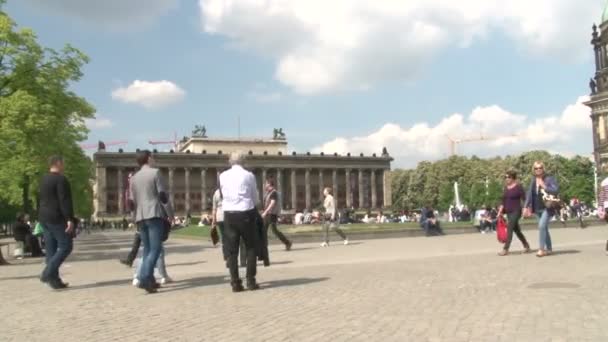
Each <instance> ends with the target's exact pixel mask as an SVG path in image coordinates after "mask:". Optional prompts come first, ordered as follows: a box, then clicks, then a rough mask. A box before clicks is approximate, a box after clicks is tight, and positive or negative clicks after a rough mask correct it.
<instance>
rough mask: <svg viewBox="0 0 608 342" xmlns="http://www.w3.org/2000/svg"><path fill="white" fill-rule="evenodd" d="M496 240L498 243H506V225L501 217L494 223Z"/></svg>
mask: <svg viewBox="0 0 608 342" xmlns="http://www.w3.org/2000/svg"><path fill="white" fill-rule="evenodd" d="M496 238H497V239H498V242H500V243H505V242H507V223H506V222H505V219H504V217H502V216H500V217H498V220H497V221H496Z"/></svg>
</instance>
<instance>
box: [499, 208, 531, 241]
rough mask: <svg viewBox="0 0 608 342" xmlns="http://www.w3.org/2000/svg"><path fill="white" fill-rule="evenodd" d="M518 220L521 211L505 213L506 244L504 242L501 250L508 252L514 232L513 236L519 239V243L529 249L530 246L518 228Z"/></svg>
mask: <svg viewBox="0 0 608 342" xmlns="http://www.w3.org/2000/svg"><path fill="white" fill-rule="evenodd" d="M520 218H521V210H519V211H516V212H512V213H507V242H505V245H504V247H503V249H504V250H505V251H508V250H509V248H510V247H511V241H513V233H514V232H515V235H517V238H518V239H519V241H521V243H522V244H523V245H524V248H530V245H529V244H528V241H527V240H526V237H525V236H524V234H523V233H522V232H521V227H520V226H519V219H520Z"/></svg>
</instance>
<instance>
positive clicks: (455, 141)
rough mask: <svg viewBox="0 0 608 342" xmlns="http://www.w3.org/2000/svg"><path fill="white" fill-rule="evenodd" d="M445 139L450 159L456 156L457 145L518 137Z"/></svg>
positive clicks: (513, 135)
mask: <svg viewBox="0 0 608 342" xmlns="http://www.w3.org/2000/svg"><path fill="white" fill-rule="evenodd" d="M446 137H447V139H448V144H449V148H450V157H452V156H455V155H456V148H457V147H458V145H459V144H462V143H468V142H475V141H492V140H500V139H505V138H515V137H518V135H517V134H511V135H503V136H495V137H486V136H483V135H481V136H479V137H470V138H460V139H453V138H451V137H450V136H449V135H446Z"/></svg>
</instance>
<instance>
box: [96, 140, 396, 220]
mask: <svg viewBox="0 0 608 342" xmlns="http://www.w3.org/2000/svg"><path fill="white" fill-rule="evenodd" d="M99 145H100V146H99V149H98V151H97V152H96V153H95V154H94V156H93V159H94V164H95V167H96V179H95V184H94V187H93V188H94V206H95V216H96V217H98V218H109V217H121V216H124V215H125V214H126V190H127V189H126V185H127V179H128V176H129V173H132V172H135V171H136V170H137V164H136V162H135V152H123V151H122V150H119V151H118V152H109V151H106V149H105V146H104V144H103V143H101V142H100V144H99ZM233 151H240V152H242V153H243V154H244V155H245V156H246V157H245V162H244V164H245V165H244V166H245V167H246V168H247V169H249V170H250V171H252V172H253V173H254V174H255V175H256V177H257V181H258V189H259V192H260V197H261V196H263V195H262V192H263V191H262V181H263V180H264V179H266V178H267V177H273V178H274V179H275V180H276V183H277V188H278V191H279V192H280V193H281V202H282V203H281V204H282V208H283V210H284V212H285V213H295V212H300V211H303V210H305V209H308V210H312V209H315V208H317V207H318V206H319V205H320V204H321V203H322V196H323V195H322V193H323V188H324V187H331V188H333V191H334V194H335V197H336V199H337V201H338V207H339V208H355V209H380V208H384V207H389V206H390V205H391V187H390V170H391V162H392V160H393V158H391V157H390V156H389V154H388V152H387V151H386V149H383V150H382V152H381V153H378V154H373V155H370V156H364V155H363V154H360V155H357V156H355V155H351V154H350V153H348V154H346V155H339V154H337V153H331V154H326V153H320V154H311V153H304V154H299V153H296V152H291V153H289V152H288V151H287V140H286V139H285V138H284V136H278V137H277V135H276V134H275V137H274V138H273V139H215V138H207V137H206V136H204V133H203V135H202V136H201V135H200V134H199V135H198V136H197V135H194V136H193V137H189V138H184V139H183V140H182V141H181V142H180V143H178V144H177V145H176V146H175V150H171V151H170V152H157V151H154V160H155V163H156V167H158V168H159V169H161V171H162V173H163V175H164V177H165V179H166V180H167V182H168V185H169V190H170V193H171V199H172V203H173V204H174V206H175V209H176V213H177V214H178V215H186V214H187V213H191V214H192V215H193V216H197V215H200V214H202V213H207V212H209V211H210V210H211V205H212V203H211V198H212V196H213V193H214V192H215V189H216V188H217V186H218V176H219V174H220V173H221V172H222V171H223V170H226V169H227V168H228V167H229V166H228V156H229V154H230V153H231V152H233Z"/></svg>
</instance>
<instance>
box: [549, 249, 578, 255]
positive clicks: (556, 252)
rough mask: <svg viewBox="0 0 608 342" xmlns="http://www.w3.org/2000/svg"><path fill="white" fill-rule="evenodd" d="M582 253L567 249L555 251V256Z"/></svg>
mask: <svg viewBox="0 0 608 342" xmlns="http://www.w3.org/2000/svg"><path fill="white" fill-rule="evenodd" d="M580 252H581V251H579V250H575V249H565V250H561V251H553V255H567V254H579V253H580Z"/></svg>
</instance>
